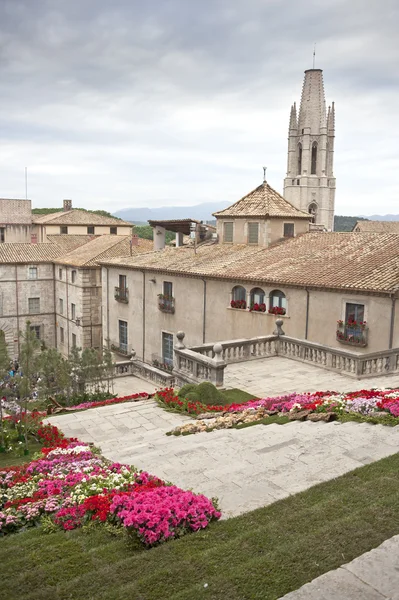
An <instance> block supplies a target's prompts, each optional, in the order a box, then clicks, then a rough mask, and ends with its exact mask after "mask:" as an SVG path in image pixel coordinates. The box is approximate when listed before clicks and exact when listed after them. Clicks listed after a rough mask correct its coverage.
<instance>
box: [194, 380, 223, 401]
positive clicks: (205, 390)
mask: <svg viewBox="0 0 399 600" xmlns="http://www.w3.org/2000/svg"><path fill="white" fill-rule="evenodd" d="M196 395H197V399H198V400H199V401H200V402H202V403H203V404H210V405H215V404H221V405H224V404H226V400H225V398H224V397H223V395H222V394H221V393H220V392H219V390H218V389H217V388H216V387H215V386H214V385H213V383H210V382H209V381H204V382H203V383H200V384H199V385H198V386H197V390H196Z"/></svg>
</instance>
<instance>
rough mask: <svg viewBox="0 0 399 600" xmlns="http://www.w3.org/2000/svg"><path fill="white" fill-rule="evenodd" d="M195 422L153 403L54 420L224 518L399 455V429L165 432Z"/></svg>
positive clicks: (312, 426) (296, 426) (308, 426)
mask: <svg viewBox="0 0 399 600" xmlns="http://www.w3.org/2000/svg"><path fill="white" fill-rule="evenodd" d="M188 419H189V417H187V416H183V415H178V414H174V413H169V412H166V411H164V410H163V409H161V408H160V407H158V406H157V405H156V403H155V402H154V401H152V400H145V401H140V402H136V403H127V404H119V405H118V404H116V405H111V406H105V407H102V408H96V409H90V410H87V411H84V412H80V413H72V414H65V415H58V416H54V417H51V418H50V419H49V421H50V422H51V423H53V424H56V425H57V426H58V427H60V428H61V429H62V431H63V432H64V433H65V434H66V435H68V436H76V437H78V438H80V439H82V440H85V441H88V442H89V441H90V442H94V443H95V444H96V445H97V446H100V447H101V449H102V451H103V453H104V455H105V456H107V457H108V458H110V459H112V460H115V461H120V462H126V463H129V464H134V465H135V466H136V467H138V468H139V469H143V470H146V471H149V472H150V473H153V474H154V475H158V476H159V477H161V478H163V479H166V480H168V481H172V482H173V483H175V484H176V485H178V486H180V487H183V488H192V489H193V490H195V491H196V492H202V493H204V494H206V495H207V496H210V497H212V496H217V497H218V498H219V500H220V504H221V508H222V511H223V513H224V516H225V517H229V516H234V515H238V514H240V513H243V512H247V511H250V510H252V509H255V508H258V507H261V506H265V505H267V504H271V503H272V502H274V501H275V500H278V499H280V498H284V497H286V496H289V495H290V494H294V493H296V492H300V491H302V490H305V489H306V488H308V487H311V486H312V485H315V484H316V483H320V482H322V481H326V480H329V479H332V478H334V477H337V476H339V475H343V474H344V473H346V472H347V471H350V470H352V469H355V468H356V467H359V466H362V465H364V464H367V463H369V462H372V461H375V460H378V459H380V458H383V457H385V456H388V455H390V454H394V453H396V452H398V451H399V427H395V428H391V427H384V426H382V425H374V426H373V425H368V424H366V423H362V424H358V423H345V424H340V423H311V422H304V423H299V422H293V423H288V424H286V425H276V424H273V425H268V426H263V425H256V426H253V427H248V428H245V429H241V430H234V429H230V430H219V431H214V432H212V433H200V434H196V435H189V436H179V437H175V436H166V435H165V432H166V431H168V430H170V429H172V428H173V427H175V426H176V425H178V424H181V423H183V422H185V421H187V420H188Z"/></svg>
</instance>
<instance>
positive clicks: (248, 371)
mask: <svg viewBox="0 0 399 600" xmlns="http://www.w3.org/2000/svg"><path fill="white" fill-rule="evenodd" d="M224 382H225V386H226V387H228V388H239V389H241V390H245V391H246V392H249V393H250V394H254V396H257V397H261V398H262V397H265V396H278V395H280V394H285V393H289V392H315V391H317V390H335V391H342V392H349V391H353V390H362V389H371V388H381V387H399V375H383V376H381V377H368V378H366V379H360V380H358V379H354V378H352V377H348V376H347V375H340V374H339V373H334V372H332V371H326V370H325V369H322V368H320V367H315V366H313V365H308V364H305V363H301V362H298V361H295V360H290V359H289V358H282V357H280V356H276V357H274V356H273V357H270V358H261V359H259V360H252V361H248V362H242V363H235V364H230V365H227V367H226V370H225V377H224Z"/></svg>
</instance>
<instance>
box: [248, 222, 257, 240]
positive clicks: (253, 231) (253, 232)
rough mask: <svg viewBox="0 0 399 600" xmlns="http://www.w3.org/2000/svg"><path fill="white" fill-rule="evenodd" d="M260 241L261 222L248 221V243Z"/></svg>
mask: <svg viewBox="0 0 399 600" xmlns="http://www.w3.org/2000/svg"><path fill="white" fill-rule="evenodd" d="M258 243H259V223H248V244H258Z"/></svg>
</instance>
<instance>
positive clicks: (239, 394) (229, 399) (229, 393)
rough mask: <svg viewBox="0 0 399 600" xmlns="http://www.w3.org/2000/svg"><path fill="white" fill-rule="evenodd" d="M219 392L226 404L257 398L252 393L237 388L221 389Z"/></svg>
mask: <svg viewBox="0 0 399 600" xmlns="http://www.w3.org/2000/svg"><path fill="white" fill-rule="evenodd" d="M221 394H222V395H223V396H224V397H225V399H226V404H239V403H240V402H248V400H258V398H256V397H255V396H254V395H253V394H248V392H244V391H243V390H239V389H238V388H233V389H232V390H223V391H221Z"/></svg>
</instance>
